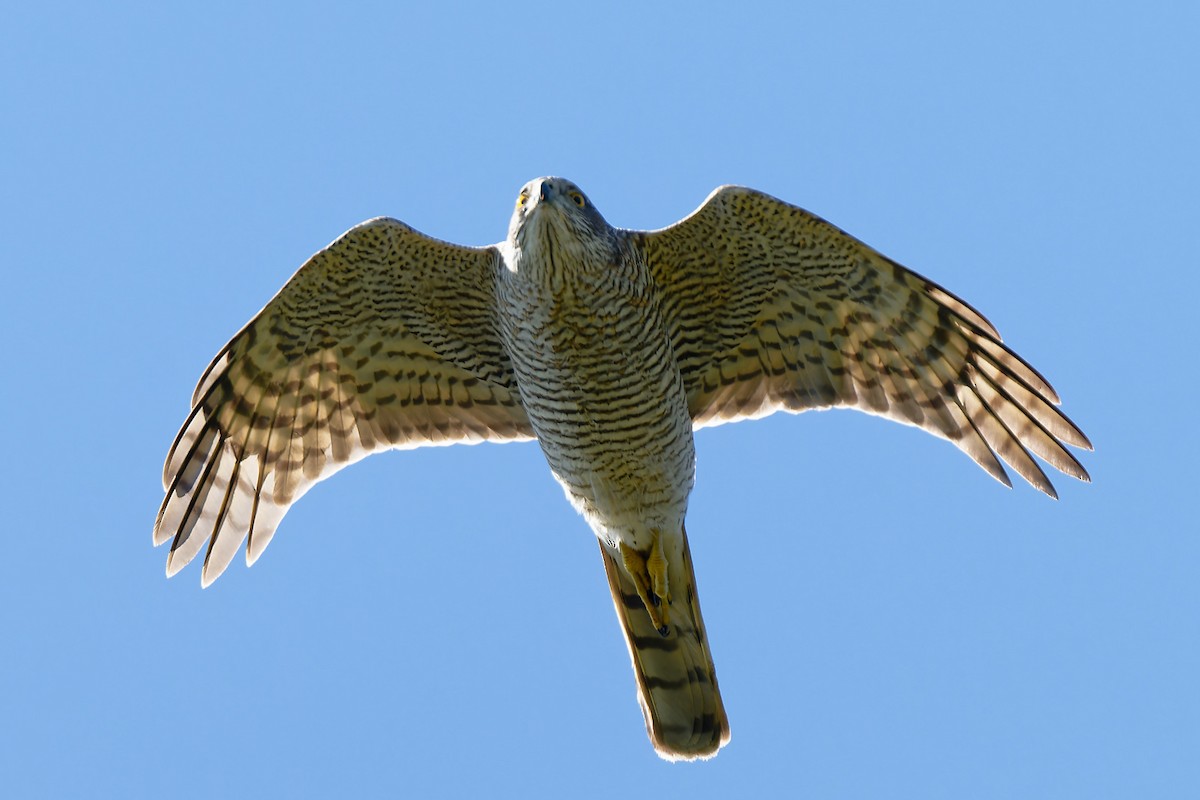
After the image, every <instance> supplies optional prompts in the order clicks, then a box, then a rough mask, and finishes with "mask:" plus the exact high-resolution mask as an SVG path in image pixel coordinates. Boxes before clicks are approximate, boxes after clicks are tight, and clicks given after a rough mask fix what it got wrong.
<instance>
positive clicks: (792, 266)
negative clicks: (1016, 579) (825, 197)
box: [627, 186, 1091, 496]
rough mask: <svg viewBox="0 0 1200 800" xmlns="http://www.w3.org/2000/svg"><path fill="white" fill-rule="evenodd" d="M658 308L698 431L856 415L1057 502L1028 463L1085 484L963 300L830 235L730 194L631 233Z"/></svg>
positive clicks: (1058, 430) (1067, 427)
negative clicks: (911, 430) (933, 440)
mask: <svg viewBox="0 0 1200 800" xmlns="http://www.w3.org/2000/svg"><path fill="white" fill-rule="evenodd" d="M627 235H628V236H629V237H630V240H631V242H633V244H634V246H635V247H637V248H640V251H641V255H642V257H643V258H644V259H645V260H646V262H647V264H648V265H649V267H650V270H651V273H652V274H653V276H654V279H655V280H656V282H657V283H658V285H659V286H660V288H661V290H662V295H663V314H664V317H665V318H666V321H667V326H668V329H669V331H670V333H671V336H672V340H673V344H674V347H675V354H676V358H677V359H678V362H679V365H680V369H681V372H682V374H683V380H684V385H685V388H686V390H687V393H688V407H689V410H690V412H691V415H692V419H693V422H694V424H695V426H696V427H701V426H705V425H718V424H721V423H724V422H731V421H734V420H738V419H753V418H756V417H762V416H765V415H767V414H771V413H773V412H775V411H779V410H785V411H791V412H801V411H805V410H808V409H817V408H830V407H835V406H842V407H851V408H858V409H860V410H863V411H867V412H870V413H874V414H879V415H881V416H885V417H888V418H891V419H893V420H897V421H899V422H903V423H907V424H910V425H916V426H919V427H921V428H923V429H924V430H926V431H929V432H930V433H933V434H936V435H938V436H941V437H944V438H946V439H949V440H950V441H952V442H953V443H954V444H955V445H957V446H958V447H959V448H961V449H962V450H963V451H965V452H966V453H967V454H968V455H970V456H971V457H972V458H973V459H975V461H976V462H978V463H979V465H980V466H982V467H983V468H984V469H985V470H987V471H988V472H989V473H990V474H992V475H993V476H994V477H996V478H997V479H998V480H1000V481H1002V482H1003V483H1005V484H1009V480H1008V476H1007V475H1006V474H1005V471H1004V468H1003V467H1002V466H1001V464H1000V462H999V460H997V458H996V456H997V454H998V455H999V456H1000V458H1002V459H1004V461H1006V462H1007V463H1008V464H1010V465H1011V466H1012V467H1013V468H1014V469H1016V470H1017V472H1019V473H1020V474H1021V475H1022V476H1023V477H1024V478H1025V479H1026V480H1028V481H1029V482H1030V483H1031V484H1033V485H1034V486H1036V487H1037V488H1038V489H1040V490H1042V491H1043V492H1046V493H1047V494H1050V495H1052V496H1054V487H1053V486H1052V485H1051V483H1050V481H1049V480H1048V479H1047V478H1046V475H1045V473H1044V472H1043V471H1042V470H1041V468H1040V467H1039V466H1038V464H1037V462H1036V461H1035V460H1034V459H1033V458H1032V457H1031V456H1030V451H1032V453H1034V454H1036V455H1038V456H1039V457H1040V458H1042V459H1043V460H1045V461H1046V462H1047V463H1049V464H1050V465H1052V466H1053V467H1055V468H1056V469H1058V470H1061V471H1062V472H1064V473H1066V474H1068V475H1071V476H1073V477H1076V478H1079V479H1081V480H1088V476H1087V472H1086V471H1085V470H1084V468H1083V467H1082V466H1081V465H1080V464H1079V462H1078V461H1077V460H1076V459H1075V457H1074V456H1072V455H1071V453H1070V452H1068V451H1067V449H1066V447H1065V446H1064V445H1073V446H1076V447H1082V448H1086V449H1091V445H1090V444H1089V442H1088V440H1087V437H1085V436H1084V435H1083V433H1082V432H1081V431H1080V430H1079V429H1078V428H1077V427H1076V426H1075V425H1074V424H1073V423H1072V422H1071V421H1070V420H1069V419H1067V417H1066V416H1065V415H1063V413H1062V412H1061V411H1059V410H1058V408H1057V407H1056V406H1057V404H1058V402H1059V399H1058V395H1057V394H1055V392H1054V390H1053V389H1052V388H1051V387H1050V385H1049V384H1048V383H1047V382H1046V380H1045V379H1044V378H1042V376H1041V375H1039V374H1038V372H1037V371H1036V370H1034V369H1033V368H1032V367H1030V366H1029V365H1028V364H1027V363H1025V361H1023V360H1022V359H1021V358H1020V357H1019V356H1018V355H1017V354H1016V353H1014V352H1013V351H1012V350H1010V349H1009V348H1008V347H1006V346H1005V345H1004V344H1002V343H1001V341H1000V334H999V333H997V332H996V329H995V328H993V327H992V325H991V323H989V322H988V321H987V320H986V319H984V318H983V316H982V315H981V314H979V312H977V311H975V309H973V308H971V307H970V306H969V305H967V304H966V303H965V302H963V301H962V300H960V299H959V298H957V297H955V296H954V295H952V294H950V293H949V292H947V291H946V290H945V289H943V288H941V287H940V286H938V285H937V284H935V283H933V282H932V281H929V280H927V279H925V278H923V277H921V276H920V275H917V274H916V273H914V272H911V271H910V270H908V269H905V268H904V267H902V266H901V265H899V264H897V263H896V262H894V261H892V260H891V259H889V258H887V257H885V256H883V255H881V254H880V253H878V252H876V251H875V250H872V249H871V248H870V247H868V246H867V245H865V244H863V243H862V242H860V241H858V240H857V239H855V238H853V237H852V236H850V235H849V234H847V233H845V232H844V231H841V230H839V229H838V228H836V227H834V226H833V225H830V224H829V223H828V222H825V221H824V220H822V219H820V218H818V217H816V216H814V215H812V214H810V213H808V212H807V211H804V210H803V209H800V208H797V207H795V206H792V205H789V204H787V203H784V202H783V201H781V200H777V199H775V198H773V197H769V196H768V195H765V194H762V193H761V192H756V191H753V190H751V189H745V188H741V187H736V186H725V187H722V188H720V189H717V190H716V191H715V192H713V193H712V194H711V195H710V196H709V197H708V199H707V200H706V201H705V202H704V204H703V205H701V206H700V208H698V209H697V210H696V211H695V212H693V213H692V214H691V215H690V216H688V217H686V218H685V219H683V220H681V221H680V222H678V223H676V224H674V225H672V226H670V227H668V228H663V229H661V230H658V231H649V232H639V231H630V232H627Z"/></svg>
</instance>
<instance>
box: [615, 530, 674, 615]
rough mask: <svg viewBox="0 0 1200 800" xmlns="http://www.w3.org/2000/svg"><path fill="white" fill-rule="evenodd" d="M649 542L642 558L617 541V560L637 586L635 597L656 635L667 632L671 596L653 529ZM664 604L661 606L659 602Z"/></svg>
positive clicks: (658, 539) (661, 547)
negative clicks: (641, 605)
mask: <svg viewBox="0 0 1200 800" xmlns="http://www.w3.org/2000/svg"><path fill="white" fill-rule="evenodd" d="M651 533H652V535H653V537H654V538H653V541H652V542H651V544H650V552H649V554H648V555H647V556H643V555H642V554H641V553H639V552H638V551H637V550H634V549H633V548H632V547H630V546H629V545H627V544H625V543H624V542H621V546H620V549H621V558H622V560H624V562H625V571H626V572H628V573H629V575H630V577H632V578H633V583H634V586H636V587H637V592H638V597H640V598H642V603H643V604H644V605H645V606H646V612H647V613H649V614H650V622H651V623H653V624H654V627H655V628H656V629H657V630H658V633H659V635H660V636H666V635H667V634H668V633H670V632H671V628H670V624H669V623H670V620H669V618H668V616H669V615H668V613H667V606H668V605H670V603H671V594H670V591H669V587H668V585H667V559H666V556H665V555H663V546H662V537H661V536H660V535H659V532H658V531H657V530H655V531H652V532H651ZM664 600H665V601H666V604H665V605H664V604H663V601H664Z"/></svg>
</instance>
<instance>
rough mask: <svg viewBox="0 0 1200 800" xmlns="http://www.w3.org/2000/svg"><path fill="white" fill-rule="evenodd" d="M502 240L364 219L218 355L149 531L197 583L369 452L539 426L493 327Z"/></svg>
mask: <svg viewBox="0 0 1200 800" xmlns="http://www.w3.org/2000/svg"><path fill="white" fill-rule="evenodd" d="M498 259H499V254H498V253H497V251H496V249H495V248H490V247H489V248H468V247H461V246H458V245H453V244H449V243H447V242H442V241H439V240H436V239H433V238H430V237H428V236H425V235H423V234H421V233H418V232H417V231H415V230H413V229H412V228H410V227H408V226H407V225H404V224H403V223H401V222H397V221H396V220H392V219H385V218H380V219H374V220H370V221H368V222H364V223H363V224H361V225H358V226H357V227H355V228H352V229H351V230H350V231H348V232H347V233H345V234H344V235H342V236H341V237H340V238H339V239H337V240H336V241H335V242H333V244H331V245H329V247H327V248H325V249H324V250H322V251H320V252H319V253H317V254H316V255H314V256H313V257H312V258H311V259H309V261H308V262H307V263H306V264H305V265H304V266H302V267H301V268H300V270H299V271H298V272H297V273H296V274H295V275H294V276H293V277H292V279H291V280H289V281H288V282H287V284H286V285H285V286H284V287H283V289H281V290H280V292H279V294H278V295H276V296H275V298H274V299H272V300H271V302H269V303H268V304H267V305H266V307H265V308H263V310H262V311H261V312H259V314H258V315H257V316H256V317H255V318H254V319H253V320H251V321H250V323H249V324H247V325H246V327H245V328H243V329H242V330H241V331H240V332H239V333H238V334H237V335H236V336H234V337H233V339H232V340H231V341H230V342H229V344H227V345H225V347H224V348H223V349H222V350H221V352H220V353H218V354H217V356H216V358H214V359H213V362H212V363H211V364H210V365H209V367H208V369H207V370H206V371H205V372H204V375H203V376H202V377H201V378H200V382H199V384H198V385H197V387H196V392H195V394H194V395H193V396H192V411H191V414H190V415H189V416H188V418H187V421H186V422H184V424H183V427H182V429H181V430H180V431H179V434H178V436H176V438H175V443H174V445H172V447H171V451H170V453H169V454H168V455H167V461H166V465H165V467H164V470H163V487H164V489H165V490H166V493H167V495H166V499H165V500H164V501H163V504H162V508H161V509H160V510H159V513H158V519H157V521H156V522H155V525H154V543H155V544H156V545H158V544H162V543H163V542H166V541H168V540H171V541H172V544H171V552H170V555H169V556H168V559H167V574H168V575H173V574H174V573H176V572H178V571H179V570H180V569H182V568H183V567H184V565H186V564H187V563H188V562H189V561H191V560H192V558H194V557H195V556H196V554H197V553H198V552H199V551H200V549H201V548H202V547H203V546H204V545H205V544H206V543H207V545H208V549H207V552H206V555H205V559H204V569H203V572H202V576H201V580H202V581H203V583H204V585H208V584H209V583H211V582H212V581H213V580H215V579H216V578H217V577H218V576H219V575H220V574H221V572H222V571H224V569H225V567H226V566H227V565H228V564H229V561H230V560H231V559H232V558H233V556H234V554H235V553H236V552H237V550H238V548H239V547H240V545H241V543H242V542H243V541H245V540H247V539H248V540H249V541H248V544H247V546H246V560H247V563H253V562H254V560H255V559H257V558H258V556H259V555H260V554H261V553H262V551H263V549H264V548H265V547H266V546H267V543H268V542H269V541H270V539H271V537H272V536H273V535H274V533H275V528H276V526H277V525H278V524H279V521H280V519H282V517H283V515H284V513H285V512H286V511H287V509H288V507H289V506H290V505H291V504H292V503H293V502H295V501H296V500H297V499H298V498H299V497H300V496H301V495H302V494H304V492H305V491H307V490H308V489H309V488H310V487H311V486H312V485H313V484H314V483H316V482H317V481H319V480H321V479H322V478H325V477H328V476H329V475H331V474H332V473H334V472H336V471H337V470H339V469H341V468H342V467H344V466H347V465H348V464H351V463H353V462H354V461H357V460H359V459H360V458H363V457H364V456H366V455H369V454H370V453H373V452H377V451H379V450H384V449H389V448H411V447H420V446H422V445H443V444H454V443H456V442H464V443H475V442H481V441H484V440H491V441H506V440H514V439H528V438H531V437H532V436H533V431H532V429H531V428H530V425H529V420H528V418H527V417H526V416H525V412H524V410H523V409H522V407H521V403H520V399H519V397H518V393H517V388H516V384H515V381H514V378H513V373H512V366H511V364H510V363H509V360H508V356H507V355H506V354H505V352H504V349H503V347H502V346H501V344H500V341H499V338H498V337H497V335H496V333H495V327H494V325H493V313H494V308H495V302H494V287H495V275H496V272H495V270H496V268H497V264H498Z"/></svg>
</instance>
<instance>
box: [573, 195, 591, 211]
mask: <svg viewBox="0 0 1200 800" xmlns="http://www.w3.org/2000/svg"><path fill="white" fill-rule="evenodd" d="M571 199H572V200H574V201H575V205H577V206H579V207H580V208H583V207H584V206H585V205H587V201H586V200H584V199H583V195H581V194H580V193H579V192H571Z"/></svg>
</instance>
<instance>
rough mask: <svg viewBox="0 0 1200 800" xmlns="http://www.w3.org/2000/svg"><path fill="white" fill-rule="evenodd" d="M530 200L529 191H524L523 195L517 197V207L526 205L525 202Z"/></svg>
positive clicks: (522, 191)
mask: <svg viewBox="0 0 1200 800" xmlns="http://www.w3.org/2000/svg"><path fill="white" fill-rule="evenodd" d="M528 199H529V191H528V190H527V189H522V190H521V193H520V194H519V195H517V205H519V206H523V205H525V201H526V200H528Z"/></svg>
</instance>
